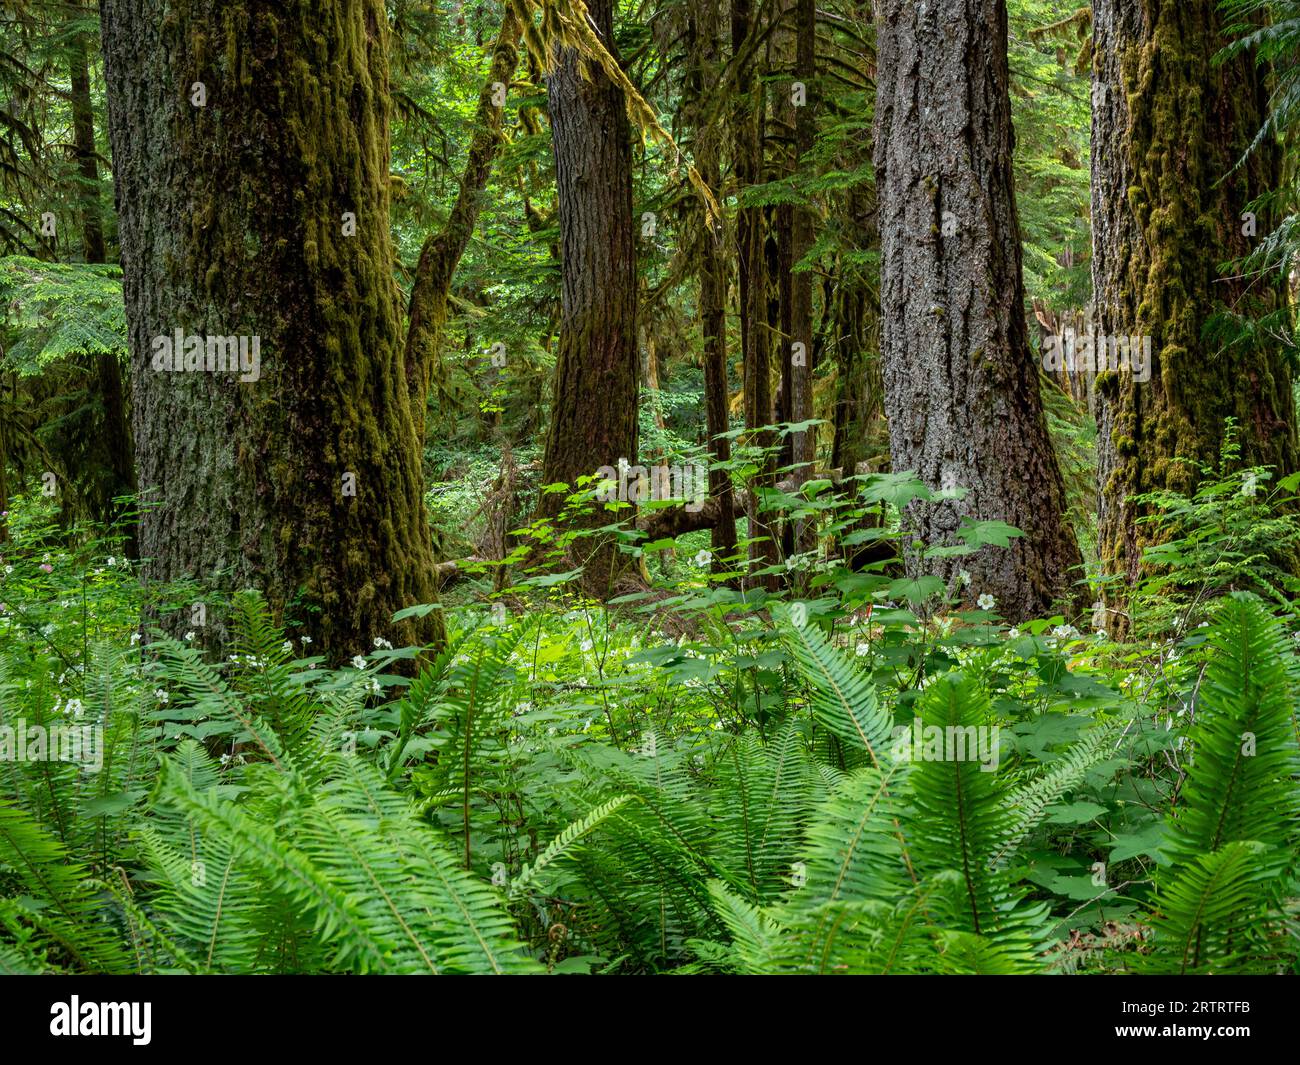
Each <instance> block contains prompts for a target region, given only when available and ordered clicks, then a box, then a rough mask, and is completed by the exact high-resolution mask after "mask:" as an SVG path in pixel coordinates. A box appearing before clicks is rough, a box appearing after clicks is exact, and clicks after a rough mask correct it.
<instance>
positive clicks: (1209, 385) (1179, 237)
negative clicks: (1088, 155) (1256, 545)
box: [1092, 0, 1297, 629]
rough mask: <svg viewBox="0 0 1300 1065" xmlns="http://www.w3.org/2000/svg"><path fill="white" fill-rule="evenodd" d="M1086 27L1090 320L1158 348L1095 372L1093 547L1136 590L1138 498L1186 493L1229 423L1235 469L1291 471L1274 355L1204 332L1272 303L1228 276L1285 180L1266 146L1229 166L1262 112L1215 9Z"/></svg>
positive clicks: (1135, 1)
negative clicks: (1134, 361)
mask: <svg viewBox="0 0 1300 1065" xmlns="http://www.w3.org/2000/svg"><path fill="white" fill-rule="evenodd" d="M1093 24H1094V35H1095V37H1094V39H1095V46H1094V56H1095V60H1094V85H1093V120H1092V174H1093V178H1092V182H1093V184H1092V217H1093V238H1092V255H1093V259H1092V278H1093V292H1094V297H1093V298H1094V307H1093V316H1092V317H1093V323H1092V325H1093V329H1094V330H1095V332H1096V333H1097V334H1099V335H1101V336H1103V337H1111V336H1119V337H1124V338H1128V337H1137V338H1139V339H1141V338H1145V337H1150V339H1151V363H1150V365H1149V366H1148V367H1146V368H1145V369H1146V372H1143V367H1142V366H1141V365H1139V366H1138V367H1137V369H1138V371H1139V372H1138V373H1134V372H1128V371H1125V370H1123V369H1121V370H1120V371H1119V372H1116V370H1115V369H1114V368H1113V367H1112V368H1108V369H1106V370H1104V371H1102V372H1099V373H1098V375H1097V378H1096V394H1097V428H1098V434H1097V454H1098V475H1099V479H1100V483H1099V488H1100V495H1101V502H1100V510H1101V513H1100V526H1099V532H1098V544H1099V549H1100V554H1101V557H1102V561H1103V564H1104V565H1105V567H1106V568H1107V570H1108V571H1109V572H1111V573H1117V574H1121V575H1123V576H1124V578H1126V579H1127V580H1129V581H1131V580H1133V579H1135V578H1136V577H1137V576H1138V574H1139V571H1140V564H1141V558H1142V553H1143V550H1144V549H1145V547H1146V546H1148V545H1149V544H1150V543H1151V542H1152V540H1153V531H1152V530H1151V527H1150V526H1149V525H1141V526H1139V525H1138V524H1137V519H1138V518H1139V517H1140V516H1141V515H1142V513H1143V512H1142V510H1141V509H1140V508H1139V507H1138V506H1136V505H1135V504H1134V503H1133V502H1132V497H1133V496H1134V495H1137V494H1139V493H1144V492H1151V491H1156V490H1162V489H1168V490H1173V491H1177V492H1181V493H1190V492H1192V491H1193V490H1194V489H1195V487H1196V485H1197V482H1198V480H1199V479H1200V472H1199V469H1198V467H1197V466H1196V465H1193V463H1202V464H1210V465H1217V461H1218V458H1219V450H1220V446H1221V444H1222V442H1223V435H1224V420H1225V419H1226V418H1229V417H1232V418H1235V419H1236V421H1237V427H1238V432H1239V440H1240V444H1241V459H1240V461H1241V464H1242V465H1245V466H1255V465H1268V466H1273V467H1275V469H1276V470H1277V471H1278V473H1279V474H1281V473H1285V472H1288V471H1290V470H1292V469H1294V468H1295V466H1296V460H1297V453H1296V426H1295V405H1294V402H1293V399H1292V393H1291V380H1290V375H1289V373H1288V372H1287V368H1286V365H1285V363H1284V361H1283V358H1282V355H1281V353H1280V351H1279V350H1278V349H1277V347H1276V346H1275V345H1270V344H1261V345H1257V346H1251V347H1235V348H1233V349H1232V350H1231V351H1227V350H1221V347H1220V345H1218V344H1216V343H1214V342H1213V341H1212V340H1211V339H1209V338H1208V337H1207V336H1206V332H1205V329H1206V325H1207V323H1209V322H1210V321H1211V319H1212V317H1213V316H1214V315H1215V314H1216V313H1218V312H1220V311H1222V310H1223V309H1225V308H1232V309H1233V310H1236V311H1245V312H1249V311H1264V312H1266V311H1268V310H1272V309H1276V308H1277V306H1278V302H1277V300H1278V298H1279V297H1278V292H1277V290H1276V287H1274V286H1273V285H1272V284H1271V283H1270V282H1269V281H1268V280H1267V279H1261V278H1259V277H1250V276H1247V277H1243V276H1223V273H1224V272H1223V271H1220V269H1219V264H1221V263H1223V262H1226V261H1228V260H1231V259H1233V258H1236V257H1239V256H1241V255H1244V254H1246V253H1247V252H1248V251H1249V250H1250V245H1251V239H1250V233H1251V231H1252V229H1255V231H1257V232H1258V233H1260V234H1262V233H1263V232H1265V229H1264V224H1263V221H1262V220H1260V221H1259V222H1257V223H1256V226H1255V227H1252V226H1251V224H1250V219H1249V218H1248V217H1246V212H1247V210H1248V204H1249V203H1250V201H1251V200H1252V199H1253V198H1254V197H1256V196H1258V195H1259V194H1261V193H1262V192H1264V191H1266V190H1268V189H1271V188H1274V187H1276V185H1277V183H1278V157H1277V153H1276V151H1275V150H1274V149H1273V148H1272V146H1271V144H1269V143H1265V144H1264V145H1261V149H1260V150H1259V151H1257V152H1255V153H1254V154H1252V155H1251V156H1250V158H1249V160H1248V161H1247V163H1246V164H1245V165H1244V166H1242V167H1240V168H1238V169H1234V166H1235V164H1236V163H1237V161H1238V160H1239V159H1240V158H1241V156H1242V154H1243V153H1244V152H1245V150H1246V148H1247V146H1248V145H1249V144H1250V142H1251V139H1252V137H1253V136H1254V134H1255V131H1256V130H1257V129H1258V128H1259V127H1260V125H1261V123H1262V121H1263V116H1264V109H1265V90H1264V87H1263V85H1262V84H1261V79H1260V77H1259V74H1258V72H1257V71H1256V69H1255V66H1254V63H1253V62H1252V61H1251V59H1250V58H1249V57H1247V56H1243V57H1240V58H1237V59H1234V60H1232V61H1229V62H1226V63H1222V64H1218V63H1214V62H1213V57H1214V54H1215V52H1216V51H1217V50H1218V49H1219V48H1221V47H1222V46H1223V45H1224V44H1225V43H1226V41H1225V40H1224V39H1223V36H1222V23H1221V19H1220V15H1219V13H1218V10H1217V4H1216V2H1215V0H1096V2H1095V3H1094V4H1093ZM1227 273H1228V274H1233V275H1240V274H1241V271H1235V270H1230V271H1227ZM1130 347H1131V344H1130ZM1130 361H1131V360H1130ZM1148 373H1149V378H1150V379H1149V380H1147V381H1145V382H1143V381H1141V380H1139V378H1141V377H1145V376H1147V375H1148ZM1179 459H1184V460H1190V461H1178V460H1179ZM1113 620H1114V621H1115V623H1116V624H1117V626H1118V627H1119V628H1121V629H1122V628H1124V627H1125V626H1124V617H1123V615H1122V614H1121V615H1120V616H1118V617H1116V618H1114V619H1113Z"/></svg>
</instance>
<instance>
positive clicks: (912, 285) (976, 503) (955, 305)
mask: <svg viewBox="0 0 1300 1065" xmlns="http://www.w3.org/2000/svg"><path fill="white" fill-rule="evenodd" d="M878 13H879V21H878V24H877V41H878V54H879V75H878V80H877V102H876V134H875V157H876V175H877V182H878V184H879V195H880V233H881V248H882V261H881V308H882V323H881V333H882V343H881V349H882V357H883V367H884V382H885V394H886V399H887V410H888V412H889V418H890V449H891V453H892V463H893V468H894V469H895V470H896V471H900V472H901V471H914V472H915V473H917V474H918V475H919V476H920V478H921V479H922V480H923V481H924V482H925V483H926V484H927V485H928V486H929V487H930V488H931V489H932V490H936V491H937V490H943V489H952V488H957V487H961V488H964V489H965V490H966V495H965V497H964V498H963V499H962V500H960V501H957V500H944V501H937V502H934V503H916V504H913V506H912V507H910V508H909V511H910V517H911V519H912V521H913V522H914V524H915V527H916V531H917V533H918V534H919V538H920V539H921V540H922V541H923V542H924V543H925V544H926V545H928V546H930V547H937V546H941V545H945V544H949V543H953V542H956V540H957V536H958V532H959V529H960V526H961V522H962V519H963V518H967V517H969V518H972V519H976V520H994V521H1001V522H1006V523H1008V524H1010V525H1013V526H1015V527H1017V528H1018V529H1020V530H1021V531H1022V532H1023V533H1024V535H1023V536H1022V537H1020V538H1017V539H1015V540H1012V541H1011V544H1012V546H1011V547H1010V548H1009V549H1002V548H992V547H988V548H984V549H982V550H980V551H979V552H978V553H977V554H975V555H971V556H967V557H964V558H953V559H931V560H929V561H928V562H927V564H926V569H927V570H928V571H929V572H932V573H936V574H937V575H939V576H941V577H943V578H944V579H945V580H946V581H947V583H948V584H949V586H950V587H956V585H957V582H956V581H955V579H954V578H955V576H956V571H957V570H958V569H965V570H967V571H968V572H969V573H970V575H971V578H972V580H971V584H970V586H969V588H968V590H967V595H968V596H969V598H971V599H973V598H975V597H976V596H979V595H983V594H986V593H987V594H991V595H993V596H994V597H995V598H996V600H997V606H998V609H999V611H1000V612H1001V613H1002V615H1003V616H1004V617H1007V618H1010V619H1013V620H1019V619H1021V618H1025V617H1030V616H1035V615H1041V614H1045V613H1049V612H1050V611H1051V610H1052V608H1053V607H1054V605H1056V604H1057V603H1058V602H1059V601H1060V600H1061V599H1062V598H1063V597H1067V596H1069V595H1070V586H1071V582H1072V581H1073V580H1076V579H1078V578H1079V577H1080V576H1081V574H1080V573H1079V572H1078V567H1079V566H1080V563H1081V559H1080V555H1079V548H1078V545H1077V543H1076V542H1075V537H1074V533H1073V531H1072V530H1071V528H1070V526H1069V525H1068V524H1067V522H1066V519H1065V488H1064V484H1063V482H1062V478H1061V473H1060V469H1059V466H1058V464H1057V460H1056V456H1055V453H1054V452H1053V450H1052V442H1051V439H1050V437H1049V436H1048V432H1047V424H1046V420H1045V418H1044V415H1043V409H1042V402H1041V397H1040V395H1039V370H1038V367H1037V366H1036V365H1035V363H1034V359H1033V356H1032V354H1031V351H1030V348H1029V339H1028V333H1027V330H1026V324H1025V306H1024V288H1023V282H1022V276H1021V253H1020V235H1019V224H1018V219H1017V215H1016V202H1015V190H1014V185H1013V181H1012V167H1011V160H1012V149H1013V134H1012V128H1011V103H1010V98H1009V96H1008V72H1007V12H1006V4H1005V0H930V2H929V3H927V4H917V3H915V2H914V0H885V2H883V3H882V4H881V5H880V6H879V9H878ZM909 568H910V569H911V570H912V571H913V572H915V571H916V570H917V569H918V568H919V563H918V559H917V558H916V557H915V556H913V557H912V558H910V559H909Z"/></svg>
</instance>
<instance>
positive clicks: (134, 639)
mask: <svg viewBox="0 0 1300 1065" xmlns="http://www.w3.org/2000/svg"><path fill="white" fill-rule="evenodd" d="M141 638H142V637H141V636H140V634H139V633H138V632H133V633H131V646H132V647H134V646H135V645H136V644H138V643H139V642H140V640H141Z"/></svg>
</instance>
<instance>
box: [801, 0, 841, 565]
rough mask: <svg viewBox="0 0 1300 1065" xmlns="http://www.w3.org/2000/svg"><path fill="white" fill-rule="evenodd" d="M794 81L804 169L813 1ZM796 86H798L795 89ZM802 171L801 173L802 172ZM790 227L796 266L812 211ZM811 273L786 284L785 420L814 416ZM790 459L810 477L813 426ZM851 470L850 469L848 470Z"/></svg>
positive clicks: (811, 98)
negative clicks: (800, 91)
mask: <svg viewBox="0 0 1300 1065" xmlns="http://www.w3.org/2000/svg"><path fill="white" fill-rule="evenodd" d="M794 16H795V25H796V31H795V40H796V44H795V64H794V75H795V76H794V79H793V80H794V82H795V83H796V85H802V86H803V91H804V97H803V101H802V103H801V104H797V105H796V107H795V120H794V146H795V155H796V166H797V167H798V168H799V169H800V170H803V169H805V168H807V167H809V166H810V165H811V159H810V156H811V154H812V149H813V141H814V140H815V138H816V101H817V95H816V93H817V11H816V4H815V0H795V3H794ZM796 91H797V90H796ZM805 176H806V175H805ZM793 211H794V218H793V222H792V227H791V244H792V248H791V252H790V259H791V263H792V265H793V266H795V267H797V266H798V265H799V263H800V261H801V260H802V259H803V258H804V256H805V255H807V254H808V252H809V250H810V249H811V248H812V243H813V222H814V219H813V211H812V208H811V207H810V206H808V205H806V204H799V205H796V206H795V207H794V209H793ZM812 333H813V278H812V274H811V273H809V272H808V271H807V270H802V271H799V272H797V273H795V274H794V276H793V278H792V280H791V287H790V336H789V343H790V346H791V352H790V355H789V357H788V363H789V369H790V377H789V384H788V389H789V395H790V420H791V421H792V422H806V421H808V420H809V419H811V418H812V416H813V388H812V383H813V368H814V367H813V361H812V360H813V356H814V351H813V335H812ZM791 443H792V448H791V456H790V457H791V460H792V461H793V463H794V465H795V471H794V482H795V484H796V485H802V484H804V483H805V482H806V481H808V480H809V478H811V477H812V464H813V461H814V460H815V459H816V458H817V430H816V429H803V430H800V431H798V432H796V433H794V434H793V436H792V441H791ZM850 472H852V471H850ZM816 546H817V542H816V527H815V526H814V525H813V524H812V523H811V522H808V521H806V520H800V521H797V522H796V523H795V535H794V547H795V550H796V551H801V552H802V551H811V550H813V549H814V548H816Z"/></svg>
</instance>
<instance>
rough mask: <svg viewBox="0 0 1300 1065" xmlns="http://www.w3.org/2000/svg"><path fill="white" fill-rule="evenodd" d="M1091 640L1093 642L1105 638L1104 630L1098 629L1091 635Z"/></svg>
mask: <svg viewBox="0 0 1300 1065" xmlns="http://www.w3.org/2000/svg"><path fill="white" fill-rule="evenodd" d="M1092 638H1093V639H1094V640H1104V639H1105V638H1106V630H1105V629H1098V630H1097V631H1096V632H1094V633H1093V634H1092Z"/></svg>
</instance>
